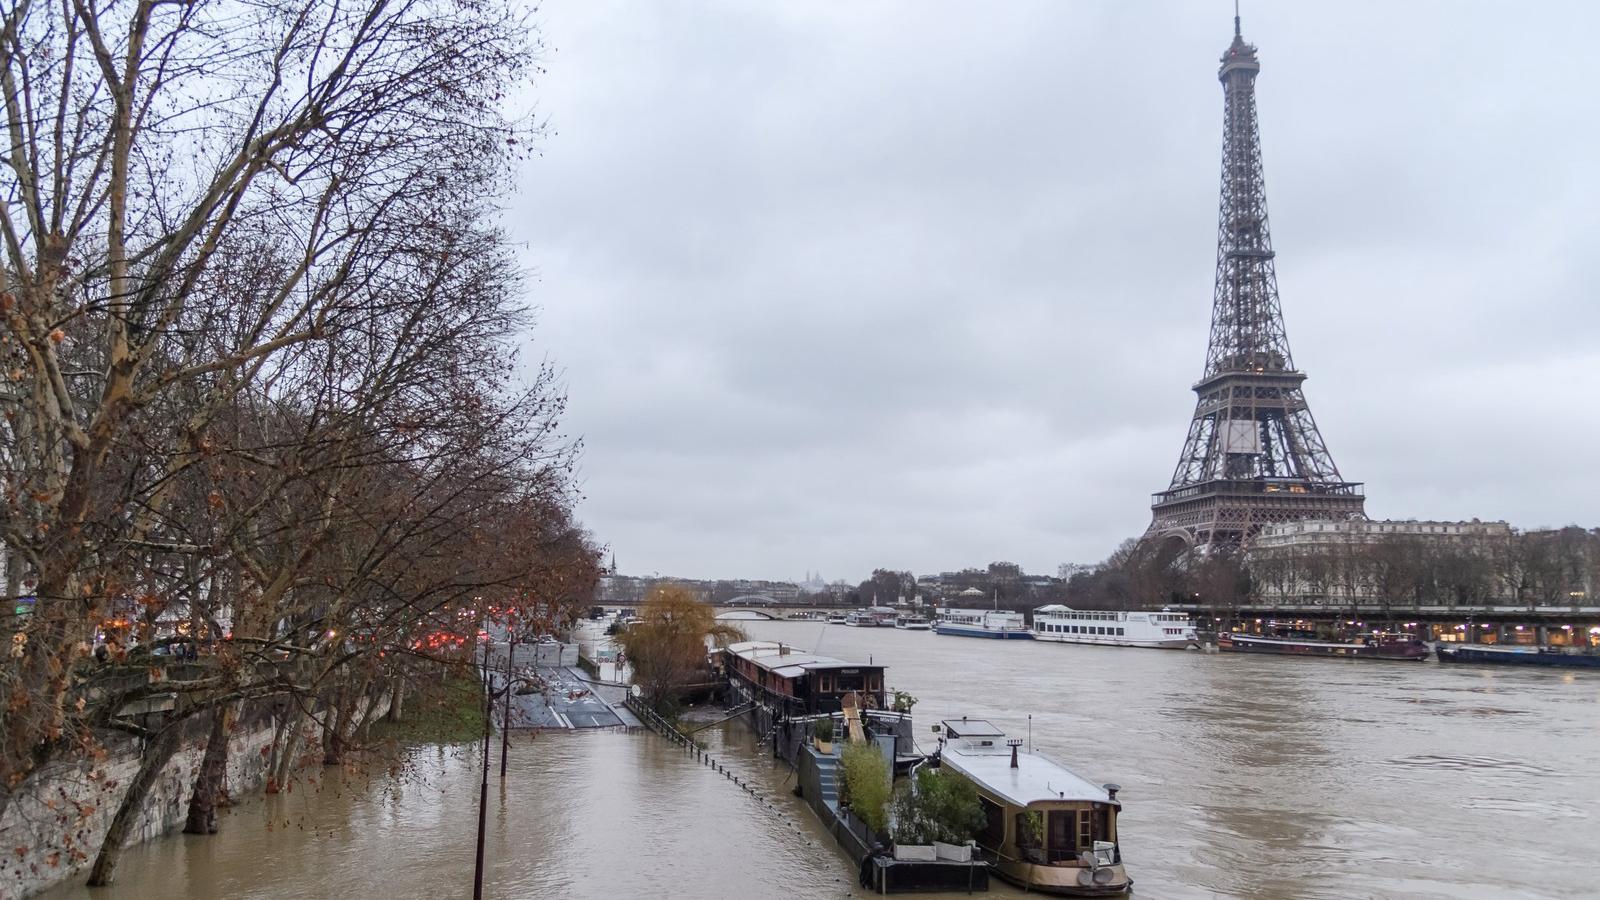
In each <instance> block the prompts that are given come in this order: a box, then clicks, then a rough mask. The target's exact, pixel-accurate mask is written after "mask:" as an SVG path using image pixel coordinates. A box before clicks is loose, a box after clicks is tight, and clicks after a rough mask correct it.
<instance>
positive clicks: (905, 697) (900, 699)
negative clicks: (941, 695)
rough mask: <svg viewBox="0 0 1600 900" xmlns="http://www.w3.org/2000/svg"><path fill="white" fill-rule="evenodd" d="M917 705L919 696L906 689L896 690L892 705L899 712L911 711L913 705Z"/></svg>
mask: <svg viewBox="0 0 1600 900" xmlns="http://www.w3.org/2000/svg"><path fill="white" fill-rule="evenodd" d="M916 705H917V698H915V697H913V696H911V695H910V694H909V693H907V692H905V691H895V692H894V704H893V705H892V706H891V707H890V708H891V709H893V710H894V711H895V712H897V713H908V712H911V707H913V706H916Z"/></svg>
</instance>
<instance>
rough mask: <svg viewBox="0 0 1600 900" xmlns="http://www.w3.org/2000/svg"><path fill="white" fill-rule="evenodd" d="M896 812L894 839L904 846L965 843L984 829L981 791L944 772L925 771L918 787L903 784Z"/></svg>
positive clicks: (897, 793)
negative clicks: (979, 792) (980, 798)
mask: <svg viewBox="0 0 1600 900" xmlns="http://www.w3.org/2000/svg"><path fill="white" fill-rule="evenodd" d="M913 788H914V789H913ZM893 809H894V839H895V842H896V843H901V844H926V843H930V842H932V841H944V842H945V843H947V844H960V843H965V842H966V841H967V840H968V839H969V838H971V837H972V836H973V835H975V834H977V833H978V832H979V831H980V830H981V829H982V828H983V826H984V816H983V807H982V805H981V804H979V802H978V789H977V788H975V787H973V785H972V782H970V781H968V780H967V779H965V778H962V777H960V776H959V775H951V774H948V773H946V772H944V771H943V770H940V769H926V768H925V769H922V770H920V771H918V772H917V778H916V784H915V785H914V786H913V785H912V784H909V783H908V784H902V785H901V786H900V788H899V790H897V791H895V796H894V804H893ZM1040 827H1041V828H1042V827H1043V825H1042V823H1041V825H1040Z"/></svg>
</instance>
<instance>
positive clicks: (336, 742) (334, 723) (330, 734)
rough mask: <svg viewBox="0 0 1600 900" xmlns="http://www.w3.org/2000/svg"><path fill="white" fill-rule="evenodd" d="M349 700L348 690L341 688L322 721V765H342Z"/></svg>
mask: <svg viewBox="0 0 1600 900" xmlns="http://www.w3.org/2000/svg"><path fill="white" fill-rule="evenodd" d="M354 703H355V701H354V700H351V699H350V691H349V689H348V688H346V687H343V686H341V687H340V688H339V690H338V691H336V692H334V695H333V706H332V707H331V708H330V709H329V710H328V711H327V714H326V715H324V716H323V719H322V764H323V765H325V766H337V765H342V764H343V763H344V735H345V728H346V727H347V726H348V725H349V721H348V719H349V716H350V707H351V706H352V705H353V704H354Z"/></svg>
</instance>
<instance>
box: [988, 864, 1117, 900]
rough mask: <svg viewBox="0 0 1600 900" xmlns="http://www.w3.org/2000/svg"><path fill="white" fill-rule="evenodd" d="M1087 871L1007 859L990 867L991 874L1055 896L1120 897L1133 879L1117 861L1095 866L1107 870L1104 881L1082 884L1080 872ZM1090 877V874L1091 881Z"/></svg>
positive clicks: (1021, 886)
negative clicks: (1113, 863)
mask: <svg viewBox="0 0 1600 900" xmlns="http://www.w3.org/2000/svg"><path fill="white" fill-rule="evenodd" d="M1089 871H1090V870H1089V869H1085V868H1080V867H1075V866H1041V865H1038V864H1035V863H1029V862H1023V861H1021V860H1010V859H1008V860H1001V861H1000V862H999V863H998V864H997V865H996V866H995V867H994V872H995V874H997V875H999V876H1000V877H1001V878H1003V879H1005V880H1006V881H1009V882H1011V883H1012V884H1014V885H1016V886H1017V887H1019V888H1022V889H1023V890H1025V891H1028V892H1029V893H1033V894H1046V895H1049V896H1055V897H1120V896H1122V895H1124V894H1126V893H1128V891H1129V890H1131V889H1132V888H1133V879H1131V878H1129V877H1128V873H1127V870H1126V869H1124V868H1123V867H1122V864H1121V863H1117V864H1116V865H1112V866H1102V867H1101V868H1100V869H1099V871H1101V872H1107V871H1109V872H1111V880H1110V881H1109V882H1107V883H1106V884H1093V883H1090V884H1084V883H1083V882H1082V880H1081V879H1080V874H1081V873H1087V872H1089ZM1092 880H1093V876H1091V882H1092Z"/></svg>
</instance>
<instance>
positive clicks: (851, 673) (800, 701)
mask: <svg viewBox="0 0 1600 900" xmlns="http://www.w3.org/2000/svg"><path fill="white" fill-rule="evenodd" d="M717 655H718V656H719V657H720V658H719V659H718V660H717V662H719V663H720V667H721V668H722V670H723V672H724V673H725V674H726V676H727V677H728V679H729V681H730V682H731V683H733V685H734V686H735V688H736V689H739V690H740V693H742V694H746V695H748V696H749V697H750V699H752V700H756V701H759V702H760V703H762V704H763V705H765V706H769V707H775V708H777V709H779V710H781V711H782V712H783V714H785V715H788V716H805V715H817V714H819V713H836V712H839V711H840V710H841V709H842V704H843V701H844V698H845V697H846V696H848V695H850V694H859V695H860V696H861V699H862V702H863V705H865V706H866V708H868V709H885V708H887V707H886V705H885V700H886V697H885V694H884V686H883V675H884V667H883V666H874V665H871V664H869V663H855V662H846V661H844V660H841V659H834V658H833V657H831V656H822V655H820V654H816V653H808V652H805V651H802V650H797V649H795V648H794V647H790V646H789V645H787V644H782V643H777V642H773V641H742V642H739V643H736V644H729V645H728V646H727V647H724V648H722V650H721V651H719V652H718V654H717Z"/></svg>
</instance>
